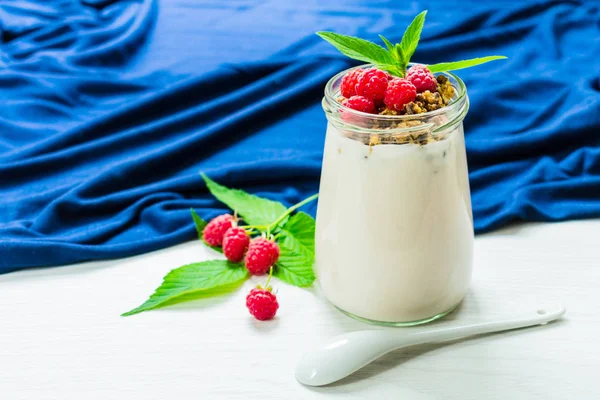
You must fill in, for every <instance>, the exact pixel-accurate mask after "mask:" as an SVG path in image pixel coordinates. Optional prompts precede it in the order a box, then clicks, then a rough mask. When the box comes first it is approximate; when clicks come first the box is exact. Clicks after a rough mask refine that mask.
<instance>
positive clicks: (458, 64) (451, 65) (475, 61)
mask: <svg viewBox="0 0 600 400" xmlns="http://www.w3.org/2000/svg"><path fill="white" fill-rule="evenodd" d="M504 58H506V57H505V56H489V57H480V58H472V59H470V60H462V61H454V62H446V63H439V64H431V65H428V66H427V68H429V70H430V71H431V72H444V71H455V70H457V69H463V68H469V67H474V66H475V65H479V64H484V63H486V62H490V61H494V60H502V59H504Z"/></svg>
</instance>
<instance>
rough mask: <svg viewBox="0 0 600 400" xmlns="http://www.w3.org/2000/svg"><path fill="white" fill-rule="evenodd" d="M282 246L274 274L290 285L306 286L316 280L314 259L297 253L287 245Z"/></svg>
mask: <svg viewBox="0 0 600 400" xmlns="http://www.w3.org/2000/svg"><path fill="white" fill-rule="evenodd" d="M279 247H280V255H279V260H277V264H275V265H276V268H275V270H274V271H273V275H274V276H276V277H277V278H279V279H281V280H282V281H284V282H287V283H289V284H290V285H294V286H300V287H306V286H310V285H312V283H313V282H314V281H315V273H314V271H313V269H312V263H313V260H311V259H307V258H306V257H304V256H302V255H300V254H296V253H294V252H293V251H291V250H290V249H288V248H287V247H285V246H279Z"/></svg>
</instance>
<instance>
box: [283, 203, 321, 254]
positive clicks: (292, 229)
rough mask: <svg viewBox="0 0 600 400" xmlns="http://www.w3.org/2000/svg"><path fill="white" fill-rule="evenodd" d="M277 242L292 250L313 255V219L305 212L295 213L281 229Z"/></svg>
mask: <svg viewBox="0 0 600 400" xmlns="http://www.w3.org/2000/svg"><path fill="white" fill-rule="evenodd" d="M279 243H280V244H283V245H284V246H286V247H287V248H289V249H290V250H291V251H292V252H294V253H297V254H301V255H303V256H306V257H307V258H311V259H312V258H314V257H315V220H314V219H313V217H311V216H310V215H308V214H307V213H305V212H302V211H301V212H299V213H297V214H295V215H294V216H293V217H292V218H290V220H289V221H288V223H287V224H285V226H284V227H283V229H282V230H281V233H280V234H279Z"/></svg>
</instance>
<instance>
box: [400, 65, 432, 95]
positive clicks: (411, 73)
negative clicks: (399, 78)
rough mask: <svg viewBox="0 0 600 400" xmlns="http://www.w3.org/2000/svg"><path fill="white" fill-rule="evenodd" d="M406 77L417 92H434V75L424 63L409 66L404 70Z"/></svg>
mask: <svg viewBox="0 0 600 400" xmlns="http://www.w3.org/2000/svg"><path fill="white" fill-rule="evenodd" d="M406 79H407V80H409V81H410V82H411V83H412V84H413V85H415V87H416V88H417V93H422V92H424V91H426V90H429V91H430V92H431V93H435V91H436V89H437V80H436V79H435V75H433V73H432V72H431V71H430V70H429V69H428V68H427V67H426V66H424V65H421V64H417V65H413V66H412V67H410V68H409V70H408V72H406Z"/></svg>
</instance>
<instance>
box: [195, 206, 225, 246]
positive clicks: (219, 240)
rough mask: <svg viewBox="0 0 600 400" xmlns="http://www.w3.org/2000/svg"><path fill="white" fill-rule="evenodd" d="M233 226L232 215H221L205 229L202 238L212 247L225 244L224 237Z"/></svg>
mask: <svg viewBox="0 0 600 400" xmlns="http://www.w3.org/2000/svg"><path fill="white" fill-rule="evenodd" d="M232 225H233V216H232V215H230V214H223V215H219V216H218V217H217V218H215V219H213V220H212V221H210V222H209V223H208V224H206V226H205V227H204V230H203V231H202V236H203V237H204V240H205V241H206V243H208V244H209V245H210V246H220V245H222V244H223V235H225V232H227V229H229V228H231V226H232Z"/></svg>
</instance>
